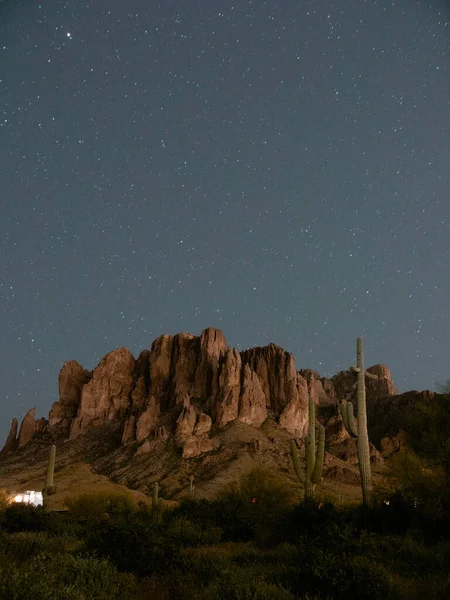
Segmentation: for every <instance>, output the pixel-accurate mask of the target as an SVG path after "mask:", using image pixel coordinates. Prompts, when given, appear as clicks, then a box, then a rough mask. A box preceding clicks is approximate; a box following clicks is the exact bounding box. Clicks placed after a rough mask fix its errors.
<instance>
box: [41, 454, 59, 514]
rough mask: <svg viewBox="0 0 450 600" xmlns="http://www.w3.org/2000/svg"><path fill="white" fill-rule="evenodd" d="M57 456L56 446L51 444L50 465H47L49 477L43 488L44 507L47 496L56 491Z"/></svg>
mask: <svg viewBox="0 0 450 600" xmlns="http://www.w3.org/2000/svg"><path fill="white" fill-rule="evenodd" d="M55 457H56V446H50V451H49V453H48V465H47V478H46V480H45V486H44V489H43V490H42V500H43V503H44V507H46V505H47V497H48V496H51V495H52V494H54V493H55V490H56V487H55V485H54V483H53V476H54V473H55Z"/></svg>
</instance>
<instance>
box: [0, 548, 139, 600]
mask: <svg viewBox="0 0 450 600" xmlns="http://www.w3.org/2000/svg"><path fill="white" fill-rule="evenodd" d="M137 589H138V586H137V582H136V581H135V579H134V578H133V577H130V576H127V575H122V574H120V573H118V572H117V570H116V569H114V568H113V567H112V566H111V565H110V564H109V563H108V562H107V561H106V560H102V559H96V558H92V557H90V558H81V557H75V556H70V555H68V554H65V555H58V556H56V557H49V556H45V555H42V554H40V555H38V556H36V557H34V558H33V559H31V560H30V561H28V562H27V563H26V564H24V565H22V566H20V567H19V566H17V565H15V564H14V563H10V564H9V565H8V566H7V567H5V566H0V597H1V598H5V599H6V598H7V599H8V600H29V599H30V598H33V600H66V599H67V600H85V599H86V598H89V600H132V599H134V598H136V593H137Z"/></svg>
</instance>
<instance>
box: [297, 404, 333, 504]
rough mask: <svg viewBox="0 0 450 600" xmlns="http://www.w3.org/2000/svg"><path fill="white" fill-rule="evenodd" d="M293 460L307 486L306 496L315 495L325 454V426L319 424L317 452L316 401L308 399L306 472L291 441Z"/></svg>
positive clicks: (298, 475)
mask: <svg viewBox="0 0 450 600" xmlns="http://www.w3.org/2000/svg"><path fill="white" fill-rule="evenodd" d="M291 454H292V462H293V464H294V469H295V473H296V475H297V477H298V479H299V481H300V482H302V483H303V484H304V486H305V496H314V492H315V489H316V484H317V483H319V482H320V480H321V478H322V470H323V459H324V455H325V427H324V426H323V425H319V443H318V446H317V454H316V414H315V407H314V401H313V399H312V398H311V396H310V397H309V399H308V435H307V436H306V438H305V458H306V474H305V475H303V472H302V469H301V465H300V458H299V454H298V448H297V444H296V443H295V440H292V441H291Z"/></svg>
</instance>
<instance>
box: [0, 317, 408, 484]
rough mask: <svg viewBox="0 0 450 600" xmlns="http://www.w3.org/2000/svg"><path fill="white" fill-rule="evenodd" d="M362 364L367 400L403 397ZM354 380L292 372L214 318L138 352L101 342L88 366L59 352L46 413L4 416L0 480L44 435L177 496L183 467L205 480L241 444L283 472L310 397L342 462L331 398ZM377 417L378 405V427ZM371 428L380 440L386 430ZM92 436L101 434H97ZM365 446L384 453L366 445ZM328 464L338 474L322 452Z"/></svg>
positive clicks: (343, 395)
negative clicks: (105, 350) (53, 398)
mask: <svg viewBox="0 0 450 600" xmlns="http://www.w3.org/2000/svg"><path fill="white" fill-rule="evenodd" d="M350 358H351V357H349V359H350ZM367 372H368V373H369V374H370V376H368V377H367V379H366V386H367V399H368V406H369V407H371V406H377V407H381V406H384V405H385V404H383V403H386V402H388V403H390V402H391V401H394V398H397V399H401V398H402V396H398V395H397V389H396V387H395V385H394V383H393V381H392V376H391V373H390V371H389V369H388V368H387V367H386V366H385V365H375V366H372V367H370V368H369V369H367ZM354 390H355V375H354V374H353V373H352V372H350V371H342V372H340V373H337V374H336V375H335V376H334V377H332V378H330V379H327V378H323V377H320V375H319V374H318V373H316V372H314V371H312V370H300V371H297V369H296V366H295V361H294V357H293V356H292V354H290V353H288V352H286V351H285V350H283V349H282V348H280V347H278V346H276V345H274V344H269V345H268V346H265V347H258V348H252V349H249V350H246V351H243V352H239V351H237V350H236V349H235V348H230V347H229V346H228V345H227V342H226V340H225V337H224V335H223V333H222V332H221V331H220V330H218V329H213V328H208V329H205V330H204V331H203V332H202V333H201V335H200V336H194V335H191V334H186V333H179V334H177V335H174V336H169V335H163V336H161V337H159V338H157V339H156V340H155V341H154V342H153V344H152V347H151V349H150V350H143V351H142V352H141V353H140V355H139V357H138V358H137V359H135V358H134V357H133V355H132V354H131V352H130V351H129V350H127V349H126V348H119V349H118V350H114V351H112V352H110V353H109V354H107V355H106V356H105V357H104V358H103V359H102V360H101V361H100V363H99V365H98V366H97V367H96V368H95V369H94V370H93V371H92V372H90V371H87V370H85V369H84V368H83V367H82V366H81V365H80V364H78V363H77V362H76V361H69V362H66V363H65V364H64V365H63V367H62V369H61V372H60V375H59V400H58V401H57V402H55V403H54V404H53V406H52V408H51V410H50V413H49V418H48V420H47V419H38V420H36V419H35V412H34V409H31V410H30V411H28V413H27V414H26V415H25V417H24V419H23V421H22V423H21V426H20V428H19V427H18V423H17V420H16V419H14V420H13V422H12V425H11V431H10V434H9V436H8V439H7V441H6V444H5V446H4V448H3V451H2V453H1V455H0V479H1V472H2V470H4V469H6V470H8V469H9V468H10V467H11V465H12V464H13V463H14V460H13V457H14V456H18V454H17V452H18V451H19V454H20V453H22V455H23V456H24V457H25V456H28V455H30V456H31V455H32V454H33V455H34V456H37V455H38V454H39V448H46V447H48V444H49V443H56V444H57V446H59V447H60V448H61V451H60V452H62V453H63V454H64V453H65V454H66V455H67V456H69V455H71V456H72V458H74V457H75V458H76V459H77V460H85V459H86V456H87V455H90V461H91V464H92V465H93V468H94V469H96V470H98V471H99V472H101V473H103V474H106V475H108V476H109V477H111V478H113V479H114V480H116V481H119V482H121V483H124V484H125V485H128V486H130V487H133V488H135V489H139V490H141V491H144V492H145V491H146V490H147V489H148V488H149V486H150V484H151V482H152V481H154V480H155V479H159V480H160V481H161V480H162V481H164V480H166V490H168V491H169V492H170V493H171V494H172V495H176V494H178V493H179V492H180V490H182V489H183V477H184V475H186V473H187V472H188V471H189V472H191V473H192V472H193V471H195V472H196V474H197V475H199V476H200V477H203V480H204V482H205V489H206V490H207V489H208V485H207V482H208V481H209V482H210V481H212V480H214V478H215V476H216V474H217V473H219V472H223V471H224V470H225V471H226V469H227V468H228V467H229V466H230V463H233V464H234V463H236V461H237V463H239V464H240V463H242V464H244V463H245V460H246V459H245V460H244V459H243V457H247V458H248V456H249V453H250V455H251V457H252V460H251V461H250V462H252V464H253V462H255V460H256V461H257V456H256V455H258V456H259V458H260V459H261V460H260V462H263V463H264V464H270V462H271V461H272V462H274V464H278V466H280V464H281V466H282V468H284V469H285V470H286V472H289V471H290V470H291V466H290V461H289V455H288V453H289V440H290V439H291V438H292V437H294V438H298V439H299V440H301V439H302V438H303V437H304V436H305V434H306V430H307V419H308V396H311V397H312V398H313V400H314V402H315V403H316V405H317V406H318V407H319V416H320V418H321V420H322V421H323V422H324V424H325V425H326V428H327V444H328V447H329V448H334V456H337V459H338V460H341V459H340V458H339V452H340V450H339V448H338V450H336V444H337V445H339V444H341V446H342V444H344V446H342V447H343V448H344V450H343V452H344V454H345V453H347V454H349V453H350V454H351V452H354V453H356V450H355V447H354V442H353V440H350V439H349V438H348V435H347V434H346V432H345V429H344V428H343V426H342V423H341V421H340V417H339V414H338V410H337V403H338V401H339V400H342V399H349V398H351V397H352V394H353V393H354ZM395 401H396V402H397V403H400V405H401V404H402V400H395ZM377 410H378V411H379V412H380V410H381V411H382V409H380V408H377ZM373 414H376V411H374V413H373ZM380 423H381V420H380V418H379V414H378V418H377V419H376V425H377V426H378V428H379V429H380ZM388 433H389V435H392V434H393V431H392V428H391V430H389V432H388ZM377 435H378V441H379V443H381V438H382V437H383V431H382V430H380V431H378V434H377ZM380 436H381V437H380ZM100 438H101V439H103V440H107V441H105V443H104V444H103V445H102V444H100V445H99V444H98V443H97V444H95V443H94V441H95V440H96V439H97V440H98V439H100ZM94 446H95V452H93V448H94ZM341 450H342V448H341ZM83 452H84V454H83ZM341 453H342V452H341ZM85 455H86V456H85ZM58 456H59V454H58ZM372 456H373V460H374V462H377V461H378V462H379V461H380V460H381V457H380V455H379V453H378V452H377V451H376V449H375V448H374V447H373V448H372ZM247 462H248V461H247ZM237 463H236V464H237ZM8 465H9V466H10V467H8ZM326 466H327V468H328V469H331V470H333V469H334V471H333V472H338V473H340V471H339V468H338V467H339V465H337V464H334V463H333V458H332V455H331V454H330V455H329V456H328V458H327V462H326ZM11 468H12V467H11ZM242 468H243V469H244V470H245V468H246V467H245V466H243V467H242ZM342 468H343V467H342V465H341V471H342ZM336 469H337V471H336ZM183 473H184V475H183ZM341 475H342V473H341ZM186 477H187V475H186ZM219 479H220V478H219ZM205 493H206V492H205ZM211 493H212V492H211Z"/></svg>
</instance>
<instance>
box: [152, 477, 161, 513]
mask: <svg viewBox="0 0 450 600" xmlns="http://www.w3.org/2000/svg"><path fill="white" fill-rule="evenodd" d="M161 509H162V506H161V500H160V498H159V485H158V482H157V481H155V483H154V484H153V497H152V519H153V521H154V522H155V523H159V522H160V521H161Z"/></svg>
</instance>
